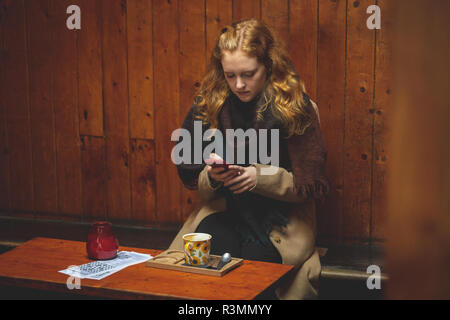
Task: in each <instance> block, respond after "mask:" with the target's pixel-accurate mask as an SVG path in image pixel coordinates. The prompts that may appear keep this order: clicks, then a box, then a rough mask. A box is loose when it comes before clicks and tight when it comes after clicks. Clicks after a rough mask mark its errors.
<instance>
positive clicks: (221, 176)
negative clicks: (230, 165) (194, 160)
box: [206, 165, 239, 183]
mask: <svg viewBox="0 0 450 320" xmlns="http://www.w3.org/2000/svg"><path fill="white" fill-rule="evenodd" d="M206 168H207V169H206V170H207V172H208V175H209V177H210V178H211V179H213V180H214V181H216V182H224V183H225V181H227V180H229V179H231V178H233V177H235V176H237V175H238V174H239V173H238V171H236V170H226V169H225V168H222V167H216V168H213V167H211V166H210V165H206Z"/></svg>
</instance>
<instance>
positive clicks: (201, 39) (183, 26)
mask: <svg viewBox="0 0 450 320" xmlns="http://www.w3.org/2000/svg"><path fill="white" fill-rule="evenodd" d="M180 4H181V7H180V35H179V36H180V123H179V125H178V127H180V128H181V125H182V122H183V120H184V118H185V117H186V115H187V114H188V112H189V110H190V108H191V106H192V104H193V101H194V97H195V93H196V91H197V90H198V88H199V87H200V83H201V81H202V78H203V75H204V73H205V69H206V68H205V65H206V61H205V60H206V59H205V56H206V34H205V29H206V25H205V19H204V14H205V5H204V1H203V0H196V1H189V2H187V1H182V2H181V3H180ZM199 201H200V198H199V196H198V194H197V191H191V190H189V189H187V188H183V189H182V194H181V209H182V219H183V220H185V219H186V218H187V217H188V215H189V214H190V213H191V212H192V211H193V209H194V208H195V207H196V206H197V204H198V203H199Z"/></svg>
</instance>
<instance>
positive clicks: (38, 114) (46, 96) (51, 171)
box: [26, 0, 58, 215]
mask: <svg viewBox="0 0 450 320" xmlns="http://www.w3.org/2000/svg"><path fill="white" fill-rule="evenodd" d="M26 4H27V7H26V9H27V17H26V19H27V23H28V58H29V67H30V69H29V78H30V110H31V142H32V157H33V182H34V208H35V210H36V212H39V213H41V214H43V215H44V214H52V215H54V214H56V213H57V211H58V194H57V177H56V148H55V112H54V106H53V101H52V94H53V93H52V88H51V83H52V75H53V71H54V69H53V66H52V63H53V59H54V57H53V50H51V49H50V50H49V48H52V40H53V39H52V37H53V30H52V25H51V19H52V17H51V16H50V11H49V2H48V1H47V0H36V1H29V2H26Z"/></svg>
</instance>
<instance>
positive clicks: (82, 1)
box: [76, 0, 104, 137]
mask: <svg viewBox="0 0 450 320" xmlns="http://www.w3.org/2000/svg"><path fill="white" fill-rule="evenodd" d="M76 3H77V4H78V5H79V6H80V9H81V11H82V13H81V21H82V22H81V30H78V31H76V32H77V37H78V39H77V48H78V100H79V112H80V115H79V119H80V120H79V121H80V134H82V135H91V136H97V137H103V135H104V128H103V123H104V121H103V65H102V16H103V14H102V2H101V0H77V1H76Z"/></svg>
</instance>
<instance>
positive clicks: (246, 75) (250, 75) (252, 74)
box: [244, 72, 255, 78]
mask: <svg viewBox="0 0 450 320" xmlns="http://www.w3.org/2000/svg"><path fill="white" fill-rule="evenodd" d="M254 75H255V73H254V72H250V73H246V74H244V76H245V77H247V78H251V77H253V76H254Z"/></svg>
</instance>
